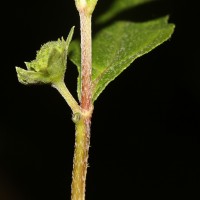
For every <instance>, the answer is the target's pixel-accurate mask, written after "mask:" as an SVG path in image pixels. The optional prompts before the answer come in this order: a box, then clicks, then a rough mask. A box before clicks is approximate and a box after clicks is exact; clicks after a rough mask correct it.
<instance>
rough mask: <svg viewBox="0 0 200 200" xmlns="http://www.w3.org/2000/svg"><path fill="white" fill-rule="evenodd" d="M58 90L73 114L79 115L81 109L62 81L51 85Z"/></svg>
mask: <svg viewBox="0 0 200 200" xmlns="http://www.w3.org/2000/svg"><path fill="white" fill-rule="evenodd" d="M52 86H53V87H54V88H56V89H57V90H58V92H59V93H60V94H61V95H62V96H63V98H64V99H65V101H66V102H67V104H68V105H69V107H70V108H71V110H72V112H73V114H76V113H81V108H80V106H79V105H78V103H77V102H76V100H75V99H74V97H73V96H72V95H71V93H70V92H69V90H68V89H67V87H66V85H65V83H64V81H60V82H56V83H54V84H53V85H52Z"/></svg>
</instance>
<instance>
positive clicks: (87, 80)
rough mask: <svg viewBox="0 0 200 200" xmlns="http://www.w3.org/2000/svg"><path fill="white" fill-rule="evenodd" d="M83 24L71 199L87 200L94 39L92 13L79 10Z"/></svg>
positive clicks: (81, 24) (81, 23)
mask: <svg viewBox="0 0 200 200" xmlns="http://www.w3.org/2000/svg"><path fill="white" fill-rule="evenodd" d="M79 15H80V26H81V109H82V113H81V115H80V119H78V121H77V122H75V124H76V139H75V140H76V141H75V152H74V162H73V175H72V193H71V200H85V186H86V183H85V182H86V174H87V166H88V151H89V146H90V126H91V115H92V108H93V105H92V92H91V75H92V41H91V14H88V13H87V12H85V11H84V9H83V10H81V11H79Z"/></svg>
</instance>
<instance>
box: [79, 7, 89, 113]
mask: <svg viewBox="0 0 200 200" xmlns="http://www.w3.org/2000/svg"><path fill="white" fill-rule="evenodd" d="M79 15H80V26H81V107H82V109H84V110H89V109H90V107H91V104H92V94H91V85H92V83H91V75H92V39H91V37H92V36H91V15H90V14H87V13H85V12H84V10H83V11H80V12H79Z"/></svg>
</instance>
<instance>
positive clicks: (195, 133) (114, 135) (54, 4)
mask: <svg viewBox="0 0 200 200" xmlns="http://www.w3.org/2000/svg"><path fill="white" fill-rule="evenodd" d="M110 2H111V1H107V2H106V1H103V0H99V3H98V6H97V10H96V12H95V14H94V18H95V17H97V16H98V14H99V13H100V11H102V10H105V9H107V8H108V7H109V4H110ZM197 2H198V1H191V2H189V1H186V0H182V1H179V0H174V1H173V0H171V1H170V0H168V1H155V2H154V3H151V4H148V5H145V6H140V7H138V8H137V9H134V10H130V11H128V12H126V13H123V14H121V15H119V16H117V18H116V19H123V18H127V17H128V19H129V20H132V21H136V22H137V21H144V20H146V19H152V18H155V17H158V16H162V15H165V14H167V13H168V14H170V22H173V23H175V24H176V29H175V33H174V34H173V36H172V38H171V39H170V40H169V41H167V42H166V43H164V44H163V45H161V46H159V47H158V48H157V49H155V50H154V51H152V52H151V53H149V54H148V55H145V56H144V57H142V58H139V59H138V60H136V61H135V62H134V63H133V64H132V67H130V68H128V69H127V70H126V71H125V72H123V73H122V74H121V75H120V76H119V77H118V78H117V79H116V80H115V81H114V82H112V83H111V84H110V85H109V86H108V87H107V88H106V90H105V91H104V92H103V93H102V94H101V96H100V97H99V99H98V101H97V102H95V110H94V115H93V124H92V138H91V149H90V160H89V163H90V167H89V169H88V177H87V194H86V195H87V200H90V199H91V200H94V199H95V200H98V199H101V200H102V199H106V200H107V199H116V200H118V199H120V200H121V199H137V200H139V199H147V198H150V197H151V198H154V199H155V198H156V199H169V198H170V199H179V198H182V197H186V196H187V195H189V196H188V198H190V199H193V197H192V195H194V194H195V192H197V191H198V189H199V186H200V182H199V181H200V180H199V178H200V164H199V155H200V154H199V153H200V151H199V149H200V137H199V132H200V78H199V77H200V70H199V55H198V53H199V45H200V44H199V31H198V26H199V21H198V12H199V9H198V5H197ZM195 3H196V4H195ZM1 9H2V11H1V31H0V32H1V67H0V73H1V74H0V76H1V77H0V79H1V104H0V105H1V107H0V113H1V115H0V116H1V119H0V200H44V199H48V200H51V199H52V200H53V199H56V200H64V199H70V182H71V170H72V158H73V146H74V127H73V123H72V122H71V111H70V109H69V108H68V106H67V105H66V104H65V102H64V100H63V99H62V98H61V96H59V95H58V94H57V92H56V91H55V90H54V89H52V88H50V87H49V86H28V87H27V86H23V85H21V84H19V83H18V81H17V78H16V72H15V66H16V65H17V66H24V64H23V62H24V61H30V60H32V59H34V57H35V52H36V50H38V49H39V48H40V45H41V44H43V43H45V42H47V41H49V40H56V39H57V38H59V37H61V36H64V37H65V38H66V36H67V33H68V31H69V29H70V28H71V26H73V25H75V26H76V32H75V36H78V35H79V31H78V29H79V21H78V20H79V19H78V13H77V11H76V9H75V6H74V2H73V0H59V1H52V0H42V1H39V0H35V1H23V0H18V1H13V0H11V1H7V2H4V1H2V3H1ZM124 14H126V16H124ZM116 19H115V20H116ZM96 29H97V28H96ZM96 29H94V30H96ZM94 33H95V32H94ZM76 77H77V72H76V68H75V67H74V66H73V64H72V63H71V62H68V69H67V73H66V83H67V85H68V87H69V89H70V91H72V93H73V94H74V95H76V91H75V90H76ZM199 196H200V195H199ZM199 196H198V198H199ZM198 198H197V199H198Z"/></svg>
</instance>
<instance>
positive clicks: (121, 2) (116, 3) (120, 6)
mask: <svg viewBox="0 0 200 200" xmlns="http://www.w3.org/2000/svg"><path fill="white" fill-rule="evenodd" d="M151 1H154V0H113V1H112V4H111V5H110V7H109V8H108V9H107V11H106V12H104V14H102V15H100V16H99V17H98V18H97V20H96V22H97V23H99V24H101V23H105V22H107V21H109V20H111V19H112V18H114V17H115V16H116V15H117V14H119V13H121V12H123V11H125V10H128V9H131V8H133V7H135V6H138V5H141V4H144V3H148V2H151Z"/></svg>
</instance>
